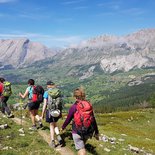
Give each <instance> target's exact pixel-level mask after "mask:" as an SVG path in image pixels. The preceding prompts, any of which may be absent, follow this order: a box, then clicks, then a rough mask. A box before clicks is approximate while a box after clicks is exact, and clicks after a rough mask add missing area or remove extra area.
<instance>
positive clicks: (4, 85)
mask: <svg viewBox="0 0 155 155" xmlns="http://www.w3.org/2000/svg"><path fill="white" fill-rule="evenodd" d="M11 94H12V90H11V83H10V82H8V81H5V79H4V78H2V77H0V103H1V112H2V113H3V114H5V113H7V117H8V118H12V117H14V115H13V114H12V113H11V110H10V108H9V107H8V105H7V101H8V100H9V97H10V96H11Z"/></svg>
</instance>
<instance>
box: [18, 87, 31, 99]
mask: <svg viewBox="0 0 155 155" xmlns="http://www.w3.org/2000/svg"><path fill="white" fill-rule="evenodd" d="M28 94H29V90H28V88H27V89H26V91H25V93H24V94H22V93H21V92H20V93H19V96H20V97H21V98H23V99H24V98H25V97H26V96H28Z"/></svg>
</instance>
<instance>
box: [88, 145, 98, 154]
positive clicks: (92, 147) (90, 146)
mask: <svg viewBox="0 0 155 155" xmlns="http://www.w3.org/2000/svg"><path fill="white" fill-rule="evenodd" d="M85 148H86V151H87V152H89V153H91V154H93V155H99V154H98V153H97V152H96V150H95V148H96V147H94V146H93V145H91V144H86V146H85Z"/></svg>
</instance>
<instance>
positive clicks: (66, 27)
mask: <svg viewBox="0 0 155 155" xmlns="http://www.w3.org/2000/svg"><path fill="white" fill-rule="evenodd" d="M145 28H155V0H0V39H12V38H19V37H27V38H29V39H30V40H31V41H37V42H40V43H42V44H45V45H46V46H48V47H66V46H69V45H70V44H76V43H79V42H80V41H82V40H86V39H89V38H92V37H95V36H98V35H103V34H110V35H126V34H129V33H132V32H136V31H138V30H140V29H145Z"/></svg>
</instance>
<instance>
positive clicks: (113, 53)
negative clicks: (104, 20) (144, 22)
mask: <svg viewBox="0 0 155 155" xmlns="http://www.w3.org/2000/svg"><path fill="white" fill-rule="evenodd" d="M55 60H56V62H58V63H56V65H61V66H64V67H65V66H71V67H74V66H78V65H79V66H80V65H89V66H90V67H91V65H92V66H94V64H100V66H101V68H102V69H103V71H104V72H108V73H113V72H116V71H125V72H127V71H129V70H132V69H135V68H147V67H155V29H146V30H141V31H138V32H136V33H133V34H130V35H126V36H120V37H117V36H107V35H103V36H99V37H96V38H93V39H90V40H88V41H83V42H82V43H81V44H79V45H77V46H74V47H72V48H68V49H65V50H64V51H63V52H62V53H59V54H58V55H57V56H56V57H55Z"/></svg>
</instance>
